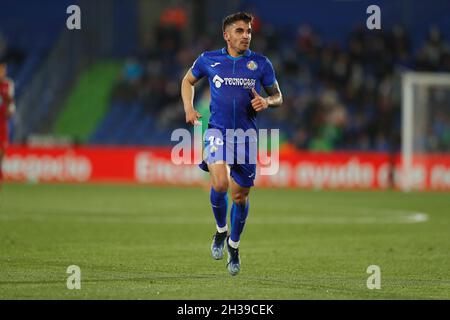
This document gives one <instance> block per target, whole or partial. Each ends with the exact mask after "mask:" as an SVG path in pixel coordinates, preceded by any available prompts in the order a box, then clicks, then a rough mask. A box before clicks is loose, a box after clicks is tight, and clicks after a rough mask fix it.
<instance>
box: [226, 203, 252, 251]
mask: <svg viewBox="0 0 450 320" xmlns="http://www.w3.org/2000/svg"><path fill="white" fill-rule="evenodd" d="M248 209H249V200H248V199H247V202H246V203H245V204H242V205H241V204H236V203H234V202H233V206H232V207H231V217H230V218H231V234H230V239H231V241H233V242H237V243H239V240H240V238H241V233H242V231H243V230H244V226H245V221H246V219H247V216H248Z"/></svg>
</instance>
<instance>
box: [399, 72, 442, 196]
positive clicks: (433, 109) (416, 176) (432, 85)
mask: <svg viewBox="0 0 450 320" xmlns="http://www.w3.org/2000/svg"><path fill="white" fill-rule="evenodd" d="M401 153H402V155H401V179H400V187H401V188H402V189H403V190H404V191H414V190H427V189H433V190H434V189H438V190H440V189H444V190H450V74H448V73H422V72H407V73H404V74H403V76H402V150H401Z"/></svg>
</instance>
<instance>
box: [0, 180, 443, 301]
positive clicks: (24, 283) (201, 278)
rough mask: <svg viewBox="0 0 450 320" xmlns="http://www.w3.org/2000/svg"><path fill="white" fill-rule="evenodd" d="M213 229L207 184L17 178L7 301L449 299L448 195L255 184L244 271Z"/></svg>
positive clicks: (2, 203) (6, 199)
mask: <svg viewBox="0 0 450 320" xmlns="http://www.w3.org/2000/svg"><path fill="white" fill-rule="evenodd" d="M214 231H215V226H214V217H213V214H212V212H211V209H210V205H209V193H208V192H206V191H205V190H203V189H201V188H185V189H182V188H171V187H159V188H158V187H149V186H133V185H56V184H55V185H46V184H35V185H32V184H6V185H3V187H2V190H1V192H0V243H1V245H0V270H1V272H0V299H295V300H297V299H449V298H450V195H449V193H411V194H404V193H401V192H393V191H389V192H380V191H372V192H371V191H367V192H366V191H364V192H363V191H356V192H355V191H306V190H303V191H302V190H286V189H258V188H256V189H254V190H252V193H251V198H250V214H249V217H248V220H247V224H246V227H245V230H244V233H243V235H242V238H241V245H240V252H241V260H242V269H241V273H240V274H239V275H238V276H236V277H231V276H230V275H229V274H228V272H227V269H226V256H225V259H223V260H220V261H215V260H213V259H212V258H211V256H210V244H211V239H212V235H213V233H214ZM70 265H77V266H79V267H80V269H81V289H80V290H69V289H67V287H66V281H67V277H69V274H67V273H66V270H67V267H68V266H70ZM370 265H377V266H379V267H380V270H381V289H374V290H369V289H368V288H367V279H368V277H370V274H368V273H367V272H366V270H367V267H368V266H370Z"/></svg>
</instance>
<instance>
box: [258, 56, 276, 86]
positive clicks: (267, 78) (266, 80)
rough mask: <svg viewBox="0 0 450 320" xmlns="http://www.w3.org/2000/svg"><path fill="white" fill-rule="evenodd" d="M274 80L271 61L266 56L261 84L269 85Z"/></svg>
mask: <svg viewBox="0 0 450 320" xmlns="http://www.w3.org/2000/svg"><path fill="white" fill-rule="evenodd" d="M275 81H276V78H275V71H274V70H273V65H272V62H270V60H269V59H267V58H266V62H265V63H264V69H263V71H262V77H261V84H262V85H263V87H271V86H272V85H273V84H274V83H275Z"/></svg>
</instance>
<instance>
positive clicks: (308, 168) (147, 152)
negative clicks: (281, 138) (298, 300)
mask: <svg viewBox="0 0 450 320" xmlns="http://www.w3.org/2000/svg"><path fill="white" fill-rule="evenodd" d="M272 165H273V163H272ZM265 167H267V166H263V165H259V166H258V171H257V177H256V181H255V183H256V185H257V186H262V187H294V188H316V189H330V188H331V189H334V188H339V189H386V188H389V187H390V186H391V185H392V183H393V184H394V187H399V186H400V185H401V180H402V174H401V170H400V157H399V156H395V157H390V156H389V155H388V154H385V153H350V152H333V153H312V152H300V151H297V152H289V153H286V154H283V153H282V154H280V158H279V163H278V166H277V170H276V172H277V173H276V174H273V175H266V174H262V171H261V169H262V168H265ZM3 170H4V176H5V179H6V180H8V181H39V182H76V183H81V182H127V183H143V184H155V185H180V186H182V185H200V184H202V183H204V181H205V180H206V178H205V173H204V172H203V171H202V170H200V169H199V168H198V167H197V165H195V164H182V165H176V164H174V163H173V162H172V160H171V149H170V148H126V147H104V146H102V147H87V146H83V147H70V148H30V147H25V146H17V145H14V146H11V147H10V148H9V149H8V152H7V154H6V158H5V160H4V164H3ZM412 179H413V186H414V189H418V190H450V156H449V155H427V156H421V157H416V158H415V162H414V172H413V175H412Z"/></svg>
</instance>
